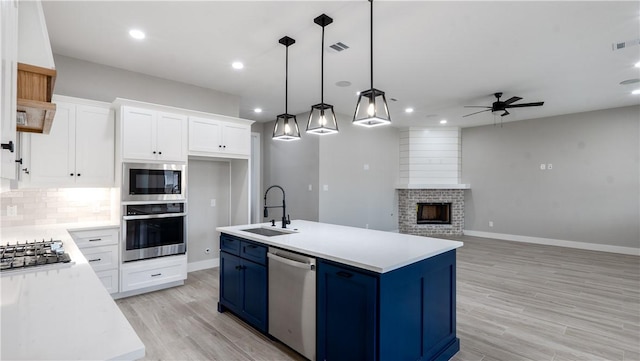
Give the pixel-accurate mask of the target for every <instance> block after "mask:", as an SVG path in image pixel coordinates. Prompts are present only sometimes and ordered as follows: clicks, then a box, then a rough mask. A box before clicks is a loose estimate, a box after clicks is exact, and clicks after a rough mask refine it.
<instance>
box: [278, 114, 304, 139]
mask: <svg viewBox="0 0 640 361" xmlns="http://www.w3.org/2000/svg"><path fill="white" fill-rule="evenodd" d="M273 139H276V140H286V141H290V140H298V139H300V129H299V128H298V122H297V121H296V116H295V115H291V114H287V113H285V114H280V115H278V118H277V119H276V124H275V125H274V127H273Z"/></svg>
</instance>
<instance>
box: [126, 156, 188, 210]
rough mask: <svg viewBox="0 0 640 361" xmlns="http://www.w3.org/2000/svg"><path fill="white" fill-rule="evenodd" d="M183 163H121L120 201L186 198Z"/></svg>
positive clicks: (184, 167)
mask: <svg viewBox="0 0 640 361" xmlns="http://www.w3.org/2000/svg"><path fill="white" fill-rule="evenodd" d="M186 185H187V166H186V165H185V164H174V163H170V164H148V163H124V164H123V165H122V201H123V202H136V201H143V202H153V201H181V200H185V199H186V188H187V186H186Z"/></svg>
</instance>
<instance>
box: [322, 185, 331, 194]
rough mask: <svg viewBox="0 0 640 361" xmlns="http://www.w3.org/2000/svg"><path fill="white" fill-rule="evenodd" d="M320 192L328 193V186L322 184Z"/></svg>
mask: <svg viewBox="0 0 640 361" xmlns="http://www.w3.org/2000/svg"><path fill="white" fill-rule="evenodd" d="M322 190H323V191H325V192H326V191H328V190H329V185H328V184H324V185H323V186H322Z"/></svg>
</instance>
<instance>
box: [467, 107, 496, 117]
mask: <svg viewBox="0 0 640 361" xmlns="http://www.w3.org/2000/svg"><path fill="white" fill-rule="evenodd" d="M489 110H491V109H485V110H481V111H479V112H475V113H471V114H467V115H463V116H462V117H463V118H464V117H468V116H470V115H474V114H478V113H483V112H488V111H489Z"/></svg>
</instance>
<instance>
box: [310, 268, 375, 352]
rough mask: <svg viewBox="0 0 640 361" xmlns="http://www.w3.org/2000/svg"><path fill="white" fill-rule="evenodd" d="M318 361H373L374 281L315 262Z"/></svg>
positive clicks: (346, 269)
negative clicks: (316, 266)
mask: <svg viewBox="0 0 640 361" xmlns="http://www.w3.org/2000/svg"><path fill="white" fill-rule="evenodd" d="M317 282H318V289H317V291H318V305H317V307H318V314H317V321H318V325H317V329H318V342H317V355H318V360H320V361H324V360H330V361H341V360H345V361H347V360H348V361H353V360H376V359H377V352H376V342H377V340H376V337H377V332H376V325H377V320H376V308H377V306H376V303H377V298H378V297H377V287H378V286H377V285H378V279H377V278H376V277H374V276H372V275H370V274H366V273H362V272H358V271H356V270H354V269H353V268H350V267H344V266H339V265H337V264H334V263H329V262H324V261H322V262H319V263H318V280H317Z"/></svg>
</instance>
